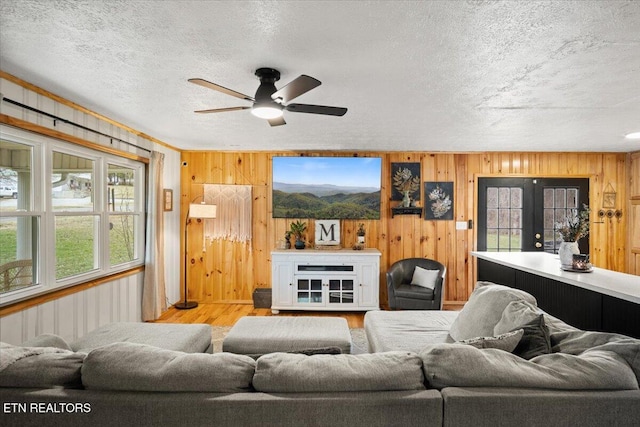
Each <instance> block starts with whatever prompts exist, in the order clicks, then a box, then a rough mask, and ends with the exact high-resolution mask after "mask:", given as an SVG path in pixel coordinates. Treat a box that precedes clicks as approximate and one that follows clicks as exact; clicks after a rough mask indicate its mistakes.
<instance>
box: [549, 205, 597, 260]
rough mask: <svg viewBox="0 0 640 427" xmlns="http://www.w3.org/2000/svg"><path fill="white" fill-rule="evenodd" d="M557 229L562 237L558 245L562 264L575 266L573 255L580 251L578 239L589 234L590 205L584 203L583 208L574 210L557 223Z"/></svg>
mask: <svg viewBox="0 0 640 427" xmlns="http://www.w3.org/2000/svg"><path fill="white" fill-rule="evenodd" d="M556 231H557V232H558V234H559V235H560V237H561V238H562V242H561V243H560V246H559V247H558V255H559V257H560V265H561V266H562V267H563V268H569V269H570V268H572V267H573V255H577V254H579V253H580V249H579V248H578V240H580V239H582V238H583V237H586V236H587V235H588V234H589V206H587V205H582V209H580V210H573V211H572V212H571V214H570V215H567V216H566V217H565V219H564V220H563V221H562V222H559V223H557V224H556Z"/></svg>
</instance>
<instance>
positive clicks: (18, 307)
mask: <svg viewBox="0 0 640 427" xmlns="http://www.w3.org/2000/svg"><path fill="white" fill-rule="evenodd" d="M143 271H144V266H140V267H135V268H132V269H130V270H127V271H122V272H119V273H116V274H112V275H109V276H105V277H100V278H98V279H95V280H90V281H88V282H84V283H79V284H77V285H73V286H70V287H68V288H64V289H59V290H56V291H52V292H49V293H47V294H43V295H39V296H36V297H33V298H29V299H26V300H24V301H18V302H15V303H12V304H7V305H5V306H3V307H0V317H4V316H7V315H9V314H13V313H17V312H19V311H22V310H26V309H28V308H31V307H35V306H37V305H40V304H44V303H47V302H49V301H54V300H57V299H60V298H62V297H66V296H67V295H72V294H75V293H78V292H82V291H85V290H87V289H90V288H94V287H96V286H100V285H103V284H105V283H109V282H113V281H115V280H118V279H121V278H123V277H128V276H132V275H134V274H138V273H140V272H143Z"/></svg>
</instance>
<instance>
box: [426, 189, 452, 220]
mask: <svg viewBox="0 0 640 427" xmlns="http://www.w3.org/2000/svg"><path fill="white" fill-rule="evenodd" d="M424 194H425V199H426V200H427V202H426V203H425V210H424V219H426V220H433V219H443V220H452V219H453V182H425V183H424Z"/></svg>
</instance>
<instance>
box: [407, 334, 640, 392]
mask: <svg viewBox="0 0 640 427" xmlns="http://www.w3.org/2000/svg"><path fill="white" fill-rule="evenodd" d="M419 356H420V357H421V358H422V361H423V369H424V373H425V378H426V379H427V381H428V383H429V385H430V386H432V387H434V388H437V389H442V388H445V387H523V388H543V389H556V390H637V389H638V381H637V380H636V377H635V375H634V374H633V370H632V369H631V368H630V367H629V365H628V364H627V362H625V360H624V359H623V358H621V357H620V356H618V355H617V354H616V353H614V352H612V351H588V352H584V353H583V354H580V355H570V354H563V353H552V354H545V355H542V356H538V357H536V358H534V359H531V360H525V359H522V358H521V357H519V356H516V355H515V354H511V353H507V352H506V351H500V350H495V349H486V350H479V349H477V348H474V347H472V346H469V345H462V344H436V345H433V346H430V347H428V348H427V349H425V350H424V351H422V352H421V353H420V354H419Z"/></svg>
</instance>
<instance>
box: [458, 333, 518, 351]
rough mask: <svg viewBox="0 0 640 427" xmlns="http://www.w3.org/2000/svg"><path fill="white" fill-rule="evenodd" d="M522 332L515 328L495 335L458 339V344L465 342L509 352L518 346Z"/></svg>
mask: <svg viewBox="0 0 640 427" xmlns="http://www.w3.org/2000/svg"><path fill="white" fill-rule="evenodd" d="M523 334H524V330H522V329H517V330H515V331H511V332H507V333H505V334H501V335H497V336H495V337H477V338H469V339H468V340H462V341H458V344H466V345H470V346H473V347H475V348H495V349H498V350H502V351H508V352H509V353H511V352H512V351H513V350H514V349H515V348H516V347H517V346H518V343H519V342H520V339H521V338H522V335H523Z"/></svg>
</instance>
